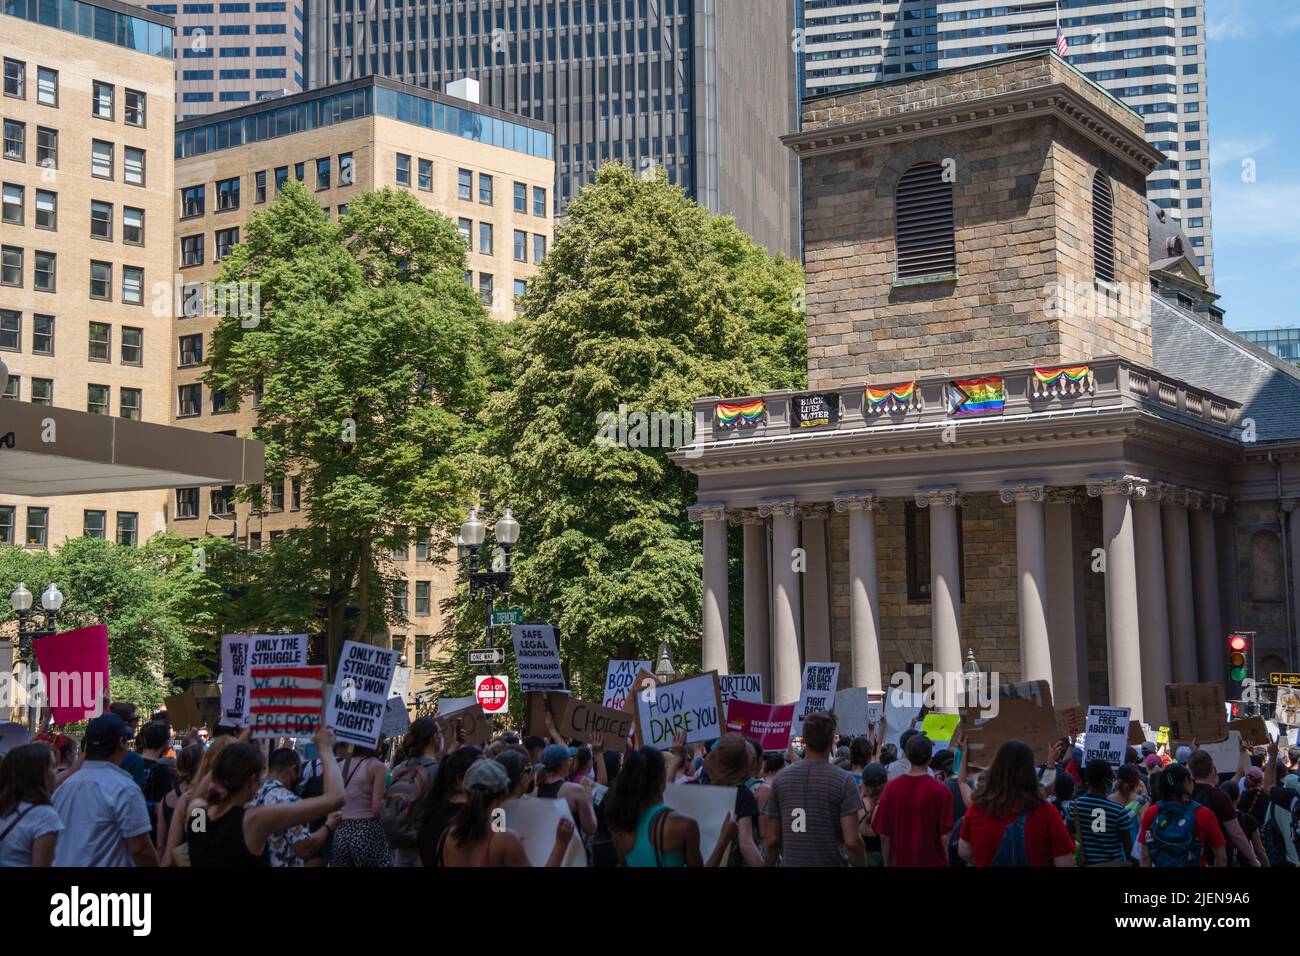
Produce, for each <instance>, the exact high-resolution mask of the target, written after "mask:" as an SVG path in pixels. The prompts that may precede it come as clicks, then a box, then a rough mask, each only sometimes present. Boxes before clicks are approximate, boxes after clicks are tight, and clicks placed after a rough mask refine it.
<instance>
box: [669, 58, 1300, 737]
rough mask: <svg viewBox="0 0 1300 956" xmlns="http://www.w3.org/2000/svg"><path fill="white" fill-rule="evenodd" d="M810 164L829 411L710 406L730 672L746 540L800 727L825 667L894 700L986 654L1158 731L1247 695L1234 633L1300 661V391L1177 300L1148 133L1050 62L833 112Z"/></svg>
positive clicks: (810, 111)
mask: <svg viewBox="0 0 1300 956" xmlns="http://www.w3.org/2000/svg"><path fill="white" fill-rule="evenodd" d="M785 142H786V143H787V145H788V146H790V147H791V148H792V149H793V150H794V151H795V153H796V154H797V155H799V156H800V158H801V160H802V163H803V183H804V186H803V189H804V207H805V224H806V225H805V237H804V241H805V250H806V266H807V272H808V295H807V302H808V316H807V324H808V344H809V347H808V371H809V383H810V386H811V388H812V389H814V391H811V392H806V393H790V392H774V393H769V394H766V395H758V396H740V397H734V398H725V399H724V398H719V397H717V396H711V397H707V398H702V399H699V400H697V402H696V404H695V413H696V432H695V444H694V446H693V447H690V448H688V449H685V450H681V451H679V452H677V453H675V458H676V460H677V462H678V464H679V465H681V466H682V467H684V468H687V469H689V470H690V471H692V472H694V473H695V474H696V475H697V476H698V478H699V501H698V503H697V504H696V505H695V506H693V507H692V509H691V517H692V519H693V520H699V521H701V522H702V523H703V534H704V582H703V583H704V602H703V603H704V614H703V622H702V624H703V628H702V630H703V655H704V666H705V668H711V667H719V668H722V669H724V670H725V669H726V668H727V667H728V664H729V662H728V660H727V633H728V626H729V621H728V614H727V608H728V600H727V559H728V551H729V548H728V538H729V531H728V529H729V526H735V525H740V526H742V527H743V532H742V533H740V534H738V535H737V536H738V537H742V538H743V543H740V542H738V544H739V545H740V547H738V549H737V551H738V553H739V554H741V555H743V559H742V560H743V566H744V599H743V607H744V612H743V627H744V633H745V640H744V646H745V661H744V667H745V670H746V671H747V672H757V673H762V674H764V675H765V678H766V679H767V680H768V681H769V683H768V684H767V685H766V686H768V687H770V688H771V699H772V700H773V701H776V702H782V701H789V700H794V699H795V698H796V697H797V696H798V687H799V675H800V666H801V662H802V661H805V660H838V661H840V662H841V663H842V664H843V669H842V673H843V674H844V678H843V685H842V686H866V687H870V688H873V689H879V688H880V687H881V686H882V685H883V684H885V683H888V675H889V674H891V673H893V672H895V671H899V670H902V669H909V670H910V669H911V668H912V667H914V666H920V667H922V668H924V669H926V670H936V671H939V672H943V673H948V674H952V673H959V672H960V671H961V670H962V665H963V657H964V655H965V654H966V653H968V652H970V651H973V653H974V655H975V658H976V660H977V661H978V663H979V664H980V666H981V669H983V670H985V671H996V672H999V673H1000V675H1001V677H1002V679H1004V680H1016V679H1040V678H1041V679H1047V680H1049V681H1051V682H1052V684H1053V689H1054V697H1055V699H1056V700H1057V701H1058V702H1059V703H1061V704H1072V703H1076V702H1095V703H1101V702H1104V701H1107V700H1109V701H1110V702H1111V703H1116V704H1120V705H1126V706H1131V707H1132V708H1133V712H1134V716H1135V717H1141V718H1144V719H1146V720H1148V721H1150V722H1152V723H1155V722H1158V721H1161V720H1163V719H1164V716H1165V714H1164V687H1165V685H1166V684H1167V683H1169V682H1171V681H1173V680H1181V681H1186V680H1198V679H1199V680H1214V681H1222V680H1224V679H1225V670H1226V667H1225V664H1226V656H1227V655H1226V641H1225V638H1226V634H1227V632H1228V630H1230V629H1232V628H1235V627H1238V626H1241V627H1247V628H1250V629H1254V630H1258V631H1259V632H1260V633H1259V638H1258V640H1259V654H1260V657H1261V659H1262V666H1261V670H1266V669H1267V668H1269V667H1275V668H1276V669H1282V665H1283V663H1284V662H1285V661H1286V660H1287V659H1290V660H1291V661H1292V662H1294V657H1293V653H1294V637H1295V627H1296V624H1295V611H1294V607H1295V603H1294V602H1293V601H1292V599H1291V591H1292V590H1295V591H1296V592H1297V593H1300V582H1298V581H1297V580H1296V577H1297V572H1296V568H1295V562H1294V561H1292V562H1287V560H1286V554H1287V541H1288V539H1294V538H1295V537H1296V536H1297V534H1300V520H1298V519H1297V513H1298V512H1297V510H1296V509H1295V508H1294V505H1295V501H1296V499H1297V497H1298V496H1300V455H1298V454H1297V452H1298V451H1300V440H1298V439H1300V416H1298V415H1297V414H1296V412H1297V410H1300V376H1297V375H1296V374H1294V372H1293V371H1290V372H1289V371H1287V370H1286V368H1285V366H1284V365H1283V363H1280V362H1276V360H1270V358H1271V357H1269V356H1267V355H1266V353H1263V352H1261V351H1260V350H1258V349H1255V348H1253V347H1251V346H1250V345H1249V344H1248V343H1245V342H1242V341H1240V340H1239V339H1236V337H1235V336H1232V334H1231V333H1229V332H1226V331H1225V330H1223V329H1222V327H1221V326H1218V325H1217V324H1216V323H1215V322H1214V321H1213V320H1212V319H1211V318H1209V317H1207V316H1206V315H1204V314H1197V313H1195V312H1193V311H1191V310H1190V309H1183V308H1179V307H1178V306H1177V305H1176V304H1171V303H1170V302H1168V301H1166V300H1165V299H1163V298H1161V297H1159V296H1155V295H1153V294H1152V288H1151V268H1150V256H1151V252H1150V248H1149V241H1148V219H1149V215H1148V206H1147V203H1146V200H1145V195H1144V189H1145V187H1144V183H1145V180H1146V176H1147V175H1148V173H1150V171H1151V170H1152V169H1153V168H1154V167H1155V166H1156V165H1158V164H1159V163H1160V162H1161V155H1160V153H1158V152H1157V151H1155V150H1154V149H1153V148H1152V147H1151V146H1149V145H1148V144H1147V143H1146V142H1145V140H1144V138H1143V123H1142V120H1141V118H1140V116H1139V115H1138V114H1137V113H1135V112H1133V111H1131V110H1129V109H1128V108H1127V107H1125V106H1124V105H1123V104H1122V103H1120V102H1119V101H1118V100H1116V99H1114V98H1113V97H1112V96H1110V95H1109V94H1108V93H1106V92H1105V91H1104V90H1102V89H1100V88H1099V87H1097V86H1095V85H1094V84H1092V83H1090V82H1089V81H1088V80H1087V79H1086V78H1085V77H1083V76H1082V75H1081V74H1079V73H1078V72H1077V71H1076V70H1074V69H1073V68H1072V67H1070V66H1069V65H1067V64H1065V63H1064V62H1063V61H1061V60H1060V59H1059V58H1058V57H1056V56H1055V55H1054V54H1051V53H1041V54H1032V55H1024V56H1018V57H1012V58H1007V59H1004V60H999V61H997V62H994V63H986V64H982V65H980V66H977V67H972V68H966V69H960V70H952V71H946V72H944V73H940V74H934V75H929V76H926V77H924V78H921V79H914V80H907V81H899V82H894V83H887V84H882V85H879V86H876V87H873V88H870V89H866V90H862V91H859V92H855V93H850V94H845V95H842V96H838V97H825V98H822V99H817V100H811V101H809V102H808V103H806V104H805V112H804V123H803V128H802V130H801V131H800V132H798V133H793V134H790V135H788V136H787V137H785ZM1186 265H1188V266H1190V268H1192V269H1195V263H1194V261H1193V260H1191V259H1190V258H1189V259H1187V261H1186ZM1161 267H1162V268H1164V269H1168V268H1169V267H1170V266H1169V263H1167V262H1165V263H1162V266H1161ZM1260 534H1263V535H1264V538H1262V539H1260V538H1257V537H1256V536H1257V535H1260ZM1270 535H1271V536H1272V537H1271V538H1270V537H1268V536H1270ZM799 548H802V549H803V550H802V554H803V555H804V559H805V561H806V564H804V565H803V566H802V568H800V567H799V565H798V563H796V561H794V560H793V557H794V556H796V555H797V554H799V553H800V552H797V551H796V549H799ZM1103 569H1104V572H1103ZM1261 578H1263V579H1266V580H1265V581H1264V582H1263V583H1265V584H1266V585H1267V592H1266V593H1267V594H1268V596H1269V600H1270V601H1271V602H1272V603H1271V604H1270V605H1269V608H1268V611H1267V613H1266V612H1265V611H1263V610H1261V608H1260V606H1259V602H1258V601H1255V600H1254V599H1255V598H1256V597H1257V596H1258V594H1257V592H1258V591H1259V590H1260V589H1259V584H1260V583H1261ZM1257 621H1258V622H1260V623H1261V625H1263V624H1264V623H1265V622H1267V626H1259V627H1254V628H1251V627H1250V625H1251V624H1252V623H1254V622H1257ZM738 623H739V622H738ZM739 663H740V662H739V661H737V662H735V664H736V665H739ZM733 669H734V668H733ZM1229 693H1230V696H1233V695H1234V688H1230V689H1229Z"/></svg>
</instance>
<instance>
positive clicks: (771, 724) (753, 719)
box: [727, 698, 795, 751]
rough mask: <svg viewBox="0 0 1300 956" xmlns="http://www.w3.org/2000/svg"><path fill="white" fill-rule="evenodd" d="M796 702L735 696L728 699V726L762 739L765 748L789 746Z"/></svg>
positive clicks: (776, 748) (774, 748)
mask: <svg viewBox="0 0 1300 956" xmlns="http://www.w3.org/2000/svg"><path fill="white" fill-rule="evenodd" d="M794 706H795V705H794V704H755V703H752V702H751V701H748V700H740V699H739V698H736V699H733V700H731V701H729V702H728V703H727V730H729V731H732V732H735V733H738V734H744V735H745V736H746V737H748V738H750V739H751V740H756V741H758V745H759V746H760V747H762V748H763V749H764V750H771V751H779V750H785V748H786V747H787V746H788V745H789V743H790V722H791V721H792V720H793V719H794Z"/></svg>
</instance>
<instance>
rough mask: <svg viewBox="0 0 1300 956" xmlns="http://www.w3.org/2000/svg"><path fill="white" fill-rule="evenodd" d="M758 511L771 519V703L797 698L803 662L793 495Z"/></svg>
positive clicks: (795, 517) (795, 699)
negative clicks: (795, 555) (800, 639)
mask: <svg viewBox="0 0 1300 956" xmlns="http://www.w3.org/2000/svg"><path fill="white" fill-rule="evenodd" d="M758 513H759V514H760V515H761V516H762V517H764V518H771V519H772V590H773V597H774V600H773V602H772V691H771V693H772V703H774V704H788V703H791V702H792V701H797V700H798V699H799V685H800V683H801V682H802V679H803V665H802V664H801V663H800V660H799V646H800V641H799V629H800V614H799V572H798V571H796V570H795V569H794V550H795V548H797V547H799V519H798V517H797V515H796V510H795V503H794V499H793V498H780V499H775V500H768V501H764V502H762V503H760V504H759V507H758Z"/></svg>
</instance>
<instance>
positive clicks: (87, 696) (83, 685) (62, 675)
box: [32, 624, 108, 724]
mask: <svg viewBox="0 0 1300 956" xmlns="http://www.w3.org/2000/svg"><path fill="white" fill-rule="evenodd" d="M32 649H33V650H34V651H35V652H36V663H37V665H38V666H39V667H40V669H41V674H42V675H44V678H45V695H46V700H45V702H44V706H47V707H49V708H50V714H51V716H52V717H53V718H54V722H55V723H56V724H71V723H75V722H76V721H78V720H85V719H86V718H87V717H93V716H95V715H96V714H99V713H102V709H103V707H104V697H105V696H106V695H107V694H108V627H107V626H106V625H104V624H92V625H91V626H90V627H79V628H77V629H76V630H72V631H64V632H63V633H62V634H51V635H50V636H49V637H40V638H37V639H36V640H35V641H33V642H32Z"/></svg>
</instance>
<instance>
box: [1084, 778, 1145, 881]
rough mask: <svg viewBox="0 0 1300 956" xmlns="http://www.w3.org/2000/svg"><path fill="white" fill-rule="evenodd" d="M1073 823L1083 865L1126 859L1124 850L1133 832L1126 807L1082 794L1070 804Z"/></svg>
mask: <svg viewBox="0 0 1300 956" xmlns="http://www.w3.org/2000/svg"><path fill="white" fill-rule="evenodd" d="M1074 821H1075V829H1076V831H1077V834H1076V835H1077V837H1078V839H1079V842H1080V843H1081V844H1082V845H1083V862H1084V864H1085V865H1088V864H1095V863H1104V862H1106V861H1107V860H1126V859H1128V854H1127V853H1125V850H1124V847H1125V846H1126V841H1127V840H1131V839H1132V837H1133V831H1134V829H1135V827H1134V825H1133V814H1132V813H1130V812H1129V810H1128V807H1126V806H1124V805H1123V804H1122V803H1116V802H1115V801H1113V800H1108V799H1107V798H1106V797H1099V796H1096V795H1095V794H1092V793H1084V794H1083V795H1082V796H1080V797H1077V798H1076V799H1075V801H1074Z"/></svg>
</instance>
